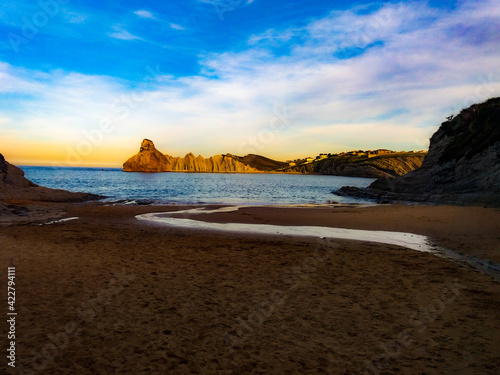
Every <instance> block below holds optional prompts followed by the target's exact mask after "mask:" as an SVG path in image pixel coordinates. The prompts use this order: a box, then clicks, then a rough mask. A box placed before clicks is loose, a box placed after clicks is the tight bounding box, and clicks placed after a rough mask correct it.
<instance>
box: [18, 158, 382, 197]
mask: <svg viewBox="0 0 500 375" xmlns="http://www.w3.org/2000/svg"><path fill="white" fill-rule="evenodd" d="M20 168H21V169H22V170H23V171H24V172H25V177H26V178H28V179H29V180H31V181H33V182H34V183H36V184H38V185H42V186H46V187H50V188H54V189H64V190H68V191H74V192H87V193H93V194H99V195H104V196H106V199H105V200H106V201H109V202H117V203H123V204H128V203H131V204H134V203H137V204H231V205H293V204H326V203H331V202H332V201H334V202H338V203H346V204H347V203H373V202H370V201H368V200H362V199H356V198H351V197H340V196H337V195H334V194H332V191H333V190H336V189H339V188H340V187H342V186H346V185H349V186H357V187H361V188H362V187H366V186H368V185H370V184H371V183H372V182H373V181H374V180H375V179H373V178H359V177H342V176H323V175H300V174H266V173H263V174H253V173H252V174H249V173H248V174H247V173H180V172H175V173H138V172H137V173H136V172H123V171H122V170H121V169H120V168H74V167H35V166H21V167H20Z"/></svg>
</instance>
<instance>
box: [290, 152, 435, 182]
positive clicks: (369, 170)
mask: <svg viewBox="0 0 500 375" xmlns="http://www.w3.org/2000/svg"><path fill="white" fill-rule="evenodd" d="M425 156H426V153H395V154H388V155H380V156H376V157H373V158H360V157H356V156H334V157H331V158H327V159H323V160H319V161H315V162H312V163H309V164H303V165H298V166H294V167H290V168H287V169H285V172H299V173H305V174H324V175H335V176H348V177H368V178H373V177H375V178H379V177H396V176H402V175H404V174H406V173H408V172H411V171H413V170H415V169H417V168H420V166H421V165H422V162H423V160H424V158H425Z"/></svg>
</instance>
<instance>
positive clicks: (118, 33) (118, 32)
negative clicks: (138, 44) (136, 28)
mask: <svg viewBox="0 0 500 375" xmlns="http://www.w3.org/2000/svg"><path fill="white" fill-rule="evenodd" d="M113 29H114V30H115V31H114V32H112V33H108V35H109V36H110V37H111V38H115V39H121V40H136V39H142V38H139V37H138V36H135V35H133V34H131V33H129V32H128V31H127V30H125V29H124V28H122V27H121V26H113Z"/></svg>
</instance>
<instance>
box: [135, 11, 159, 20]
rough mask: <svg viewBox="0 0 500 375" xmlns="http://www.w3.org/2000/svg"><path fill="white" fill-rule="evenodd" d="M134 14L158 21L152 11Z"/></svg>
mask: <svg viewBox="0 0 500 375" xmlns="http://www.w3.org/2000/svg"><path fill="white" fill-rule="evenodd" d="M134 14H136V15H138V16H139V17H141V18H151V19H153V20H154V19H156V17H155V16H154V15H153V13H151V12H150V11H147V10H137V11H135V12H134Z"/></svg>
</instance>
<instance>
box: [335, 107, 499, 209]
mask: <svg viewBox="0 0 500 375" xmlns="http://www.w3.org/2000/svg"><path fill="white" fill-rule="evenodd" d="M334 193H335V194H337V195H350V196H357V197H364V198H374V199H378V200H384V201H394V200H397V201H416V202H429V203H440V204H465V205H487V206H496V207H498V206H500V98H493V99H490V100H488V101H486V102H484V103H481V104H474V105H472V106H471V107H469V108H467V109H464V110H462V111H461V112H460V114H458V115H457V116H456V117H454V118H450V119H449V120H448V121H446V122H444V123H442V124H441V127H440V128H439V129H438V130H437V131H436V133H434V135H433V136H432V138H431V141H430V147H429V153H428V155H427V157H426V158H425V160H424V162H423V164H422V167H421V168H419V169H417V170H415V171H412V172H410V173H408V174H406V175H404V176H401V177H397V178H382V179H378V180H377V181H375V182H374V183H373V184H371V185H370V186H369V187H368V188H366V189H358V188H354V187H343V188H341V189H340V190H338V191H335V192H334Z"/></svg>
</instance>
